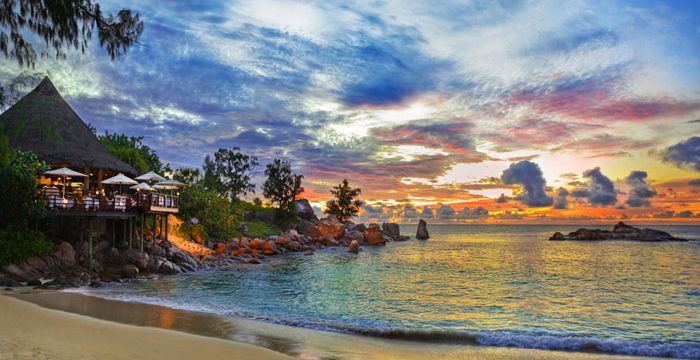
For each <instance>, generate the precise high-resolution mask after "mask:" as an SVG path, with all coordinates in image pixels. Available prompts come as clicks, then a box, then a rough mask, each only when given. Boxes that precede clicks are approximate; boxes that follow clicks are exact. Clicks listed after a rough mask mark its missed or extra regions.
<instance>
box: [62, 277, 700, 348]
mask: <svg viewBox="0 0 700 360" xmlns="http://www.w3.org/2000/svg"><path fill="white" fill-rule="evenodd" d="M69 291H72V292H78V293H81V294H84V295H89V296H97V297H102V298H105V299H110V300H119V301H128V302H137V303H143V304H149V305H158V306H164V307H169V308H174V309H179V310H186V311H195V312H202V313H209V314H215V315H219V316H224V317H229V318H246V319H250V320H258V321H265V322H269V323H274V324H280V325H287V326H294V327H303V328H309V329H314V330H323V331H333V332H340V333H348V334H357V335H364V336H372V337H378V338H385V339H396V340H408V341H417V342H428V343H449V344H463V345H480V346H499V347H515V348H524V349H541V350H560V351H578V352H591V353H605V354H618V355H632V356H649V357H666V358H681V359H700V343H695V342H681V341H672V342H645V341H635V340H627V339H612V338H599V337H584V336H574V335H558V334H547V333H537V334H534V333H527V332H516V331H478V330H475V331H460V330H433V329H403V328H377V327H364V326H354V325H349V324H339V323H332V322H324V321H318V322H309V321H306V320H289V319H279V318H274V317H270V316H266V315H262V314H257V313H255V312H250V311H246V310H244V309H236V308H229V309H227V310H221V309H219V308H213V307H208V306H206V305H203V304H199V305H191V304H187V303H183V302H178V301H175V300H173V299H165V298H162V297H149V296H141V295H133V294H118V293H112V292H109V291H105V290H101V291H94V290H90V289H74V290H69Z"/></svg>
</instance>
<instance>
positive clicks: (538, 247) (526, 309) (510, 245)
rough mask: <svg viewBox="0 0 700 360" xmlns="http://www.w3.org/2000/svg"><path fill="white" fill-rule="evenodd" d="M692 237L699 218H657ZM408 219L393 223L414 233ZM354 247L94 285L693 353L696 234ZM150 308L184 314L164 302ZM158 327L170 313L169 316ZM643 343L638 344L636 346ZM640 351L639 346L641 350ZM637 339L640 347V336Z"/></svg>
mask: <svg viewBox="0 0 700 360" xmlns="http://www.w3.org/2000/svg"><path fill="white" fill-rule="evenodd" d="M662 229H663V230H666V231H670V232H672V233H673V234H674V235H677V236H684V237H690V238H693V237H695V238H700V227H688V226H685V227H668V228H665V227H662ZM414 230H415V229H414V228H413V227H406V226H404V227H402V231H404V232H405V233H411V232H412V231H414ZM430 230H431V236H432V237H431V239H430V240H428V241H415V240H412V241H408V242H404V243H391V244H389V245H388V246H387V247H385V248H379V249H372V248H366V250H365V251H364V252H362V253H360V255H358V256H356V255H352V254H348V253H346V252H344V251H340V250H339V251H327V252H323V251H322V252H318V253H317V254H316V255H314V256H295V257H290V258H289V259H288V260H287V261H284V262H282V263H279V264H275V265H265V266H257V267H241V268H239V269H234V270H226V271H214V272H209V273H198V274H191V275H186V276H177V277H166V278H163V279H161V280H159V281H148V282H138V283H132V284H128V285H120V286H116V287H112V288H109V289H106V290H97V291H98V292H99V293H100V294H102V295H104V296H109V297H113V298H121V299H130V300H138V301H143V302H148V303H155V304H163V305H168V306H174V307H181V308H185V309H192V310H199V311H204V312H212V313H217V314H222V315H225V316H231V317H245V318H253V319H263V320H267V321H272V322H280V323H284V324H291V325H298V326H306V327H314V328H320V329H330V330H336V331H351V332H359V333H363V334H370V335H377V336H389V337H401V336H405V337H410V338H411V339H418V340H420V339H421V338H424V339H426V340H429V341H435V340H439V339H446V340H450V341H458V342H463V343H477V344H487V345H507V346H518V347H534V348H555V349H572V350H576V349H579V350H580V349H589V350H596V351H604V352H615V353H630V354H636V355H659V356H684V355H686V356H687V355H689V354H691V355H692V354H698V356H700V342H699V341H700V325H699V322H698V319H700V275H699V274H700V242H698V241H691V242H686V243H641V242H615V241H609V242H595V243H586V242H549V241H545V239H546V238H547V237H548V236H549V235H551V233H553V232H554V231H555V230H557V231H562V230H563V231H569V230H575V229H574V227H571V228H567V227H562V226H558V227H550V226H493V225H491V226H479V225H471V226H469V225H467V226H463V225H461V226H457V225H450V226H435V225H433V226H431V229H430ZM159 321H165V322H166V325H167V322H168V321H170V322H174V323H177V322H178V321H180V319H168V318H167V317H165V316H161V317H160V319H159ZM165 327H167V326H165ZM649 346H651V348H649V349H648V351H649V353H644V352H634V351H636V350H630V349H629V348H631V347H644V348H645V349H647V348H648V347H649ZM640 351H642V350H640ZM643 351H647V350H643Z"/></svg>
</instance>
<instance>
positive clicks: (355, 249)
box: [348, 240, 360, 254]
mask: <svg viewBox="0 0 700 360" xmlns="http://www.w3.org/2000/svg"><path fill="white" fill-rule="evenodd" d="M348 252H351V253H353V254H357V253H359V252H360V243H359V242H358V241H357V240H353V241H351V242H350V245H348Z"/></svg>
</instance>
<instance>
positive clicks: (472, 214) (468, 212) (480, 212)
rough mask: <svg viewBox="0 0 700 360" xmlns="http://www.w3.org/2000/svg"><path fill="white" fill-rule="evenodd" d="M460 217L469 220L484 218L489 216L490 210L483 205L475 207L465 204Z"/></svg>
mask: <svg viewBox="0 0 700 360" xmlns="http://www.w3.org/2000/svg"><path fill="white" fill-rule="evenodd" d="M458 217H459V218H460V219H467V220H476V219H484V218H487V217H489V211H488V210H487V209H486V208H484V207H481V206H479V207H476V208H473V209H472V208H468V207H466V206H465V207H464V208H462V210H460V211H459V215H458Z"/></svg>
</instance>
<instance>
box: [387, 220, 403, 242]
mask: <svg viewBox="0 0 700 360" xmlns="http://www.w3.org/2000/svg"><path fill="white" fill-rule="evenodd" d="M382 231H383V232H384V235H386V236H388V237H390V238H391V239H392V240H398V239H399V237H401V230H400V229H399V224H397V223H383V224H382Z"/></svg>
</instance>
